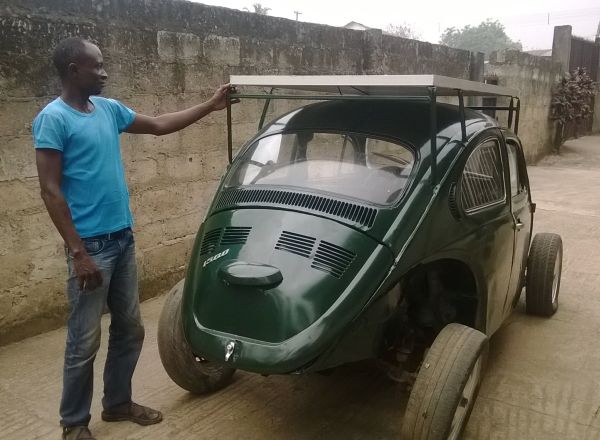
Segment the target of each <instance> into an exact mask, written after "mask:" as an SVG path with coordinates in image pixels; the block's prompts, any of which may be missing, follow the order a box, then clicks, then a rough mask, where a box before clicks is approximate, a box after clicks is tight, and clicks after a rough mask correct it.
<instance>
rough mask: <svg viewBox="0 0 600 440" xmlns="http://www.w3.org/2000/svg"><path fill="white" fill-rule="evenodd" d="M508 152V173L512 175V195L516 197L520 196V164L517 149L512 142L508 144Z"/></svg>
mask: <svg viewBox="0 0 600 440" xmlns="http://www.w3.org/2000/svg"><path fill="white" fill-rule="evenodd" d="M506 150H507V151H508V171H509V175H510V195H511V196H513V197H514V196H516V195H517V194H519V192H520V191H519V189H520V184H519V162H518V161H517V160H518V159H517V147H515V144H513V143H512V142H507V143H506Z"/></svg>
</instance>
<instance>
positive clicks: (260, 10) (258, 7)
mask: <svg viewBox="0 0 600 440" xmlns="http://www.w3.org/2000/svg"><path fill="white" fill-rule="evenodd" d="M252 8H253V9H254V11H252V12H254V13H255V14H258V15H269V11H270V10H271V8H267V7H265V6H263V5H262V4H260V3H253V4H252ZM244 11H248V8H244Z"/></svg>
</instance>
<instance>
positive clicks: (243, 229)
mask: <svg viewBox="0 0 600 440" xmlns="http://www.w3.org/2000/svg"><path fill="white" fill-rule="evenodd" d="M251 230H252V227H247V226H228V227H226V228H225V230H222V229H221V228H217V229H212V230H210V231H208V232H207V233H206V234H204V237H202V243H201V244H200V255H204V254H210V253H213V252H214V251H215V249H217V247H219V246H230V245H234V244H244V243H246V241H247V240H248V236H249V235H250V231H251ZM221 232H222V233H223V235H222V236H221Z"/></svg>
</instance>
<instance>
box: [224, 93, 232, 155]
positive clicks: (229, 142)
mask: <svg viewBox="0 0 600 440" xmlns="http://www.w3.org/2000/svg"><path fill="white" fill-rule="evenodd" d="M232 95H233V94H232V93H229V92H227V94H226V95H225V102H226V104H227V158H228V159H229V163H231V162H233V139H232V135H231V99H232Z"/></svg>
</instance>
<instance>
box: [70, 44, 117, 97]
mask: <svg viewBox="0 0 600 440" xmlns="http://www.w3.org/2000/svg"><path fill="white" fill-rule="evenodd" d="M103 62H104V60H103V59H102V52H100V49H98V47H97V46H95V45H94V44H91V43H86V45H85V50H84V51H83V53H82V54H81V55H80V56H79V59H78V60H77V62H76V63H72V64H71V65H70V66H69V82H70V83H71V84H73V85H74V86H75V87H77V88H78V89H79V90H81V91H82V92H84V93H86V94H88V95H99V94H100V93H101V92H102V89H103V88H104V86H105V85H106V79H107V78H108V75H107V74H106V71H105V70H104V64H103Z"/></svg>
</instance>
